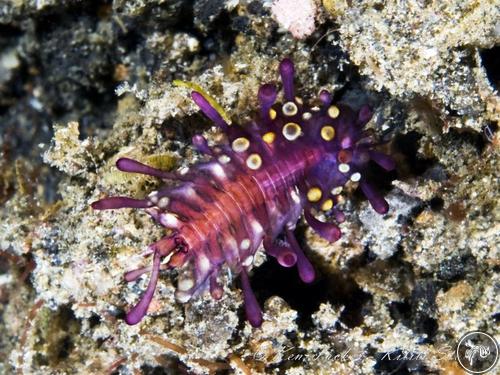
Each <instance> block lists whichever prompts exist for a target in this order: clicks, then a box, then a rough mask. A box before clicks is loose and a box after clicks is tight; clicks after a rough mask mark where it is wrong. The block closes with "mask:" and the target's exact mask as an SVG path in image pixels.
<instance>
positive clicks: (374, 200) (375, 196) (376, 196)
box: [360, 181, 389, 215]
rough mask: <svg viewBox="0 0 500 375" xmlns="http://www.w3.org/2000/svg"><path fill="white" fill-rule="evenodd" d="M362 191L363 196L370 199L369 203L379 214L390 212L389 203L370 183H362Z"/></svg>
mask: <svg viewBox="0 0 500 375" xmlns="http://www.w3.org/2000/svg"><path fill="white" fill-rule="evenodd" d="M360 187H361V190H362V191H363V194H364V195H365V196H366V198H368V201H369V202H370V204H371V205H372V207H373V209H374V210H375V211H376V212H378V213H379V214H381V215H383V214H386V213H387V211H389V203H387V201H386V200H385V199H384V197H382V195H380V193H379V192H378V191H377V190H375V188H373V186H371V185H370V184H369V183H367V182H365V181H361V183H360Z"/></svg>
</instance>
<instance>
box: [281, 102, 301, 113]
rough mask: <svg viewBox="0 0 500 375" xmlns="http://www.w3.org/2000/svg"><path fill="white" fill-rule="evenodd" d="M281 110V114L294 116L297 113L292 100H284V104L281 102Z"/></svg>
mask: <svg viewBox="0 0 500 375" xmlns="http://www.w3.org/2000/svg"><path fill="white" fill-rule="evenodd" d="M281 110H282V111H283V114H284V115H285V116H295V115H296V114H297V111H298V108H297V105H296V104H295V103H294V102H286V103H285V104H283V107H281Z"/></svg>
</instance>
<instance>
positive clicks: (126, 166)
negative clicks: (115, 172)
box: [116, 158, 179, 180]
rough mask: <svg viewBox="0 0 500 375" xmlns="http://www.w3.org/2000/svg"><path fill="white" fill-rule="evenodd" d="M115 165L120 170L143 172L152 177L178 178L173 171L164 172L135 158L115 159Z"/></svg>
mask: <svg viewBox="0 0 500 375" xmlns="http://www.w3.org/2000/svg"><path fill="white" fill-rule="evenodd" d="M116 167H117V168H118V169H119V170H120V171H122V172H129V173H140V174H145V175H148V176H153V177H158V178H163V179H170V180H174V179H178V178H179V176H177V174H175V173H171V172H165V171H162V170H159V169H156V168H153V167H150V166H149V165H146V164H143V163H140V162H138V161H137V160H134V159H129V158H120V159H118V160H117V161H116Z"/></svg>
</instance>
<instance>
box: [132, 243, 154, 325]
mask: <svg viewBox="0 0 500 375" xmlns="http://www.w3.org/2000/svg"><path fill="white" fill-rule="evenodd" d="M160 263H161V256H160V253H159V252H156V253H155V255H154V259H153V269H152V272H151V279H149V284H148V287H147V288H146V291H145V292H144V295H143V296H142V298H141V300H140V301H139V303H138V304H137V305H135V306H134V307H133V308H132V310H130V311H129V312H128V313H127V315H126V317H125V321H126V322H127V324H129V325H134V324H137V323H139V322H140V321H141V320H142V318H144V316H145V315H146V313H147V312H148V307H149V304H150V303H151V300H152V299H153V294H154V292H155V289H156V284H157V282H158V276H159V274H160Z"/></svg>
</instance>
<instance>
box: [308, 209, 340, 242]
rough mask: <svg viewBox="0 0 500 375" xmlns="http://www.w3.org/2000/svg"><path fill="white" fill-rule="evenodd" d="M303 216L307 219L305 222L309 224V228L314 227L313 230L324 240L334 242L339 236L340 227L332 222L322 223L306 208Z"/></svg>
mask: <svg viewBox="0 0 500 375" xmlns="http://www.w3.org/2000/svg"><path fill="white" fill-rule="evenodd" d="M304 217H305V219H306V221H307V224H309V225H310V226H311V228H312V229H314V231H315V232H316V233H318V234H319V235H320V236H321V237H323V238H324V239H325V240H327V241H330V242H335V241H337V240H338V239H339V238H340V236H341V232H340V228H339V227H338V226H337V225H335V224H333V223H323V222H322V221H319V220H318V219H316V218H315V217H314V216H313V215H312V214H311V213H310V212H308V211H307V210H306V211H304Z"/></svg>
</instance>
